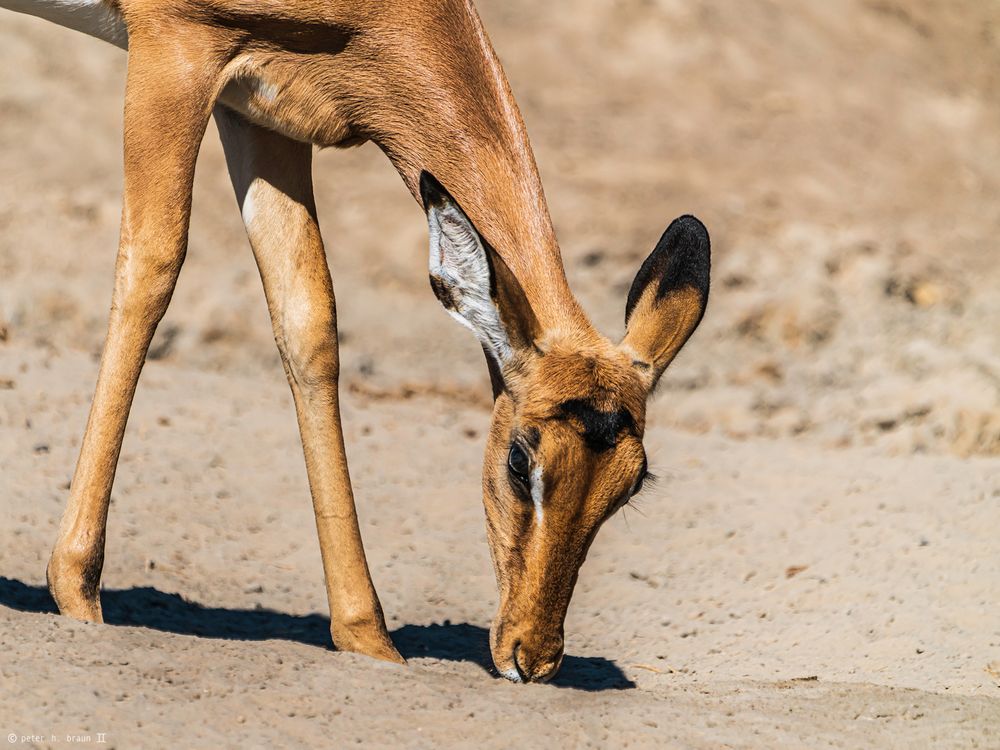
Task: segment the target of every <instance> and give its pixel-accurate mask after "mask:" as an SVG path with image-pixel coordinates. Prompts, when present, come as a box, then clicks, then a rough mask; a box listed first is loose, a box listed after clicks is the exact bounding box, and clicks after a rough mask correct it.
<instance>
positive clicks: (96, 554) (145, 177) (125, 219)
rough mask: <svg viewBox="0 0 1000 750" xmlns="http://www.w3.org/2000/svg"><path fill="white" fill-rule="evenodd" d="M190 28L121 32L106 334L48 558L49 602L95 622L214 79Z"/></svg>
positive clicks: (215, 72) (183, 240) (179, 254)
mask: <svg viewBox="0 0 1000 750" xmlns="http://www.w3.org/2000/svg"><path fill="white" fill-rule="evenodd" d="M197 39H198V36H197V33H196V32H192V33H189V34H185V33H183V32H181V33H179V34H178V35H177V38H176V39H171V40H167V41H164V40H163V39H161V38H160V37H159V36H158V35H154V34H148V35H146V36H143V35H142V34H136V35H135V36H133V38H132V39H131V45H130V50H129V59H128V80H127V86H126V93H125V188H124V206H123V211H122V224H121V240H120V245H119V250H118V261H117V264H116V266H115V287H114V296H113V298H112V303H111V318H110V322H109V324H108V336H107V339H106V341H105V344H104V353H103V355H102V357H101V367H100V373H99V375H98V378H97V389H96V392H95V393H94V400H93V403H92V405H91V408H90V417H89V419H88V420H87V429H86V432H85V433H84V437H83V444H82V446H81V449H80V458H79V461H78V462H77V465H76V472H75V473H74V475H73V482H72V485H71V490H70V497H69V504H68V506H67V508H66V511H65V513H64V514H63V517H62V522H61V523H60V526H59V536H58V539H57V541H56V545H55V548H54V549H53V551H52V556H51V558H50V560H49V565H48V571H47V572H48V581H49V589H50V590H51V592H52V596H53V598H54V599H55V600H56V604H57V605H58V606H59V611H60V612H62V613H63V614H65V615H70V616H72V617H76V618H78V619H81V620H90V621H95V622H100V621H101V619H102V614H101V602H100V596H99V588H100V579H101V569H102V567H103V564H104V538H105V527H106V525H107V517H108V504H109V502H110V497H111V486H112V483H113V482H114V477H115V467H116V465H117V463H118V455H119V452H120V450H121V445H122V437H123V436H124V434H125V423H126V421H127V419H128V413H129V409H130V407H131V405H132V397H133V396H134V394H135V388H136V383H137V382H138V380H139V373H140V371H141V370H142V365H143V361H144V359H145V356H146V350H147V349H148V347H149V342H150V339H151V338H152V336H153V332H154V331H155V330H156V326H157V324H158V323H159V321H160V319H161V318H162V317H163V313H164V312H165V311H166V309H167V304H168V302H169V301H170V296H171V294H172V293H173V290H174V283H175V282H176V280H177V274H178V272H179V271H180V268H181V264H182V263H183V261H184V254H185V250H186V247H187V232H188V219H189V215H190V209H191V185H192V180H193V177H194V165H195V158H196V157H197V154H198V147H199V144H200V143H201V139H202V136H203V134H204V132H205V126H206V124H207V123H208V117H209V115H210V113H211V111H212V103H213V101H214V100H215V96H216V90H217V88H218V85H219V69H218V66H217V65H216V64H214V63H213V60H212V57H211V55H208V54H202V53H201V51H200V50H201V49H204V46H199V44H198V41H197Z"/></svg>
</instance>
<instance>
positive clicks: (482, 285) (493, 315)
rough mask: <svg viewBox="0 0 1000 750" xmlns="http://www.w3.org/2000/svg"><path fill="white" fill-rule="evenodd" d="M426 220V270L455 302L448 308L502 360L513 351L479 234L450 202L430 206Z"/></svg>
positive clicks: (506, 359) (503, 362)
mask: <svg viewBox="0 0 1000 750" xmlns="http://www.w3.org/2000/svg"><path fill="white" fill-rule="evenodd" d="M427 220H428V223H429V225H430V237H431V248H430V250H431V252H430V274H431V276H433V277H434V278H435V279H437V281H438V283H439V284H441V286H442V288H443V289H445V290H447V293H448V294H449V295H450V297H451V301H452V303H453V304H454V305H455V309H449V310H448V312H449V313H450V314H451V316H452V317H454V318H455V319H456V320H458V321H459V322H460V323H461V324H462V325H464V326H466V327H468V328H471V329H472V332H473V333H475V334H476V336H477V337H478V338H479V340H480V342H482V344H483V346H485V347H486V348H487V350H488V351H490V352H491V353H492V354H493V356H494V357H495V358H496V360H497V361H498V362H499V363H500V364H501V365H503V364H505V363H506V362H507V361H509V360H510V358H511V355H512V353H513V352H512V350H511V347H510V339H509V338H508V337H507V331H506V330H504V327H503V323H501V321H500V311H499V310H498V309H497V306H496V304H495V303H494V302H493V298H492V297H490V266H489V262H488V261H487V259H486V248H484V247H483V243H482V241H481V240H480V239H479V235H478V234H477V232H476V230H475V228H474V227H473V226H472V224H471V223H470V222H469V220H468V219H467V218H466V217H465V215H464V214H463V213H462V212H461V211H459V210H458V209H457V208H455V207H453V206H448V205H445V206H432V207H431V208H430V210H429V211H428V212H427ZM445 306H446V308H447V304H446V303H445Z"/></svg>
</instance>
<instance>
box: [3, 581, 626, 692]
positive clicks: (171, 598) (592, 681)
mask: <svg viewBox="0 0 1000 750" xmlns="http://www.w3.org/2000/svg"><path fill="white" fill-rule="evenodd" d="M101 604H102V607H103V610H104V619H105V621H106V622H107V623H108V624H109V625H133V626H137V627H143V628H151V629H153V630H162V631H165V632H168V633H178V634H180V635H192V636H199V637H202V638H228V639H232V640H239V641H265V640H271V639H278V640H285V641H294V642H296V643H304V644H306V645H309V646H319V647H320V648H329V647H330V645H331V644H330V620H329V618H327V617H324V616H322V615H318V614H312V615H289V614H285V613H284V612H276V611H274V610H270V609H226V608H222V607H204V606H202V605H200V604H198V603H196V602H190V601H187V600H185V599H183V598H181V596H180V595H178V594H167V593H164V592H162V591H159V590H157V589H154V588H150V587H142V588H131V589H121V590H103V591H102V592H101ZM0 605H2V606H5V607H10V608H11V609H15V610H19V611H22V612H40V613H49V614H56V613H57V610H56V606H55V603H54V602H53V601H52V597H51V596H50V595H49V592H48V589H47V588H45V587H44V586H31V585H28V584H26V583H22V582H21V581H16V580H13V579H10V578H3V577H0ZM392 640H393V642H394V643H395V644H396V648H398V649H399V652H400V653H401V654H402V655H403V656H404V657H405V658H407V659H419V658H430V659H442V660H445V661H467V662H472V663H474V664H478V665H479V666H480V667H481V668H482V669H483V670H484V671H486V672H488V673H489V674H490V675H491V676H493V677H497V674H496V670H494V669H493V663H492V660H491V659H490V652H489V631H487V630H486V629H485V628H481V627H479V626H478V625H470V624H468V623H458V624H455V623H451V622H449V621H447V620H445V622H444V623H443V624H437V623H435V624H432V625H403V626H402V627H400V628H398V629H396V630H394V631H393V632H392ZM497 679H499V678H498V677H497ZM552 685H555V686H557V687H568V688H575V689H577V690H591V691H598V690H627V689H630V688H634V687H635V683H634V682H632V681H631V680H630V679H629V678H628V677H627V676H626V675H625V673H624V672H622V670H621V669H620V668H619V667H618V665H616V664H615V663H614V662H613V661H610V660H608V659H604V658H602V657H600V656H592V657H583V656H570V655H568V654H567V655H566V658H565V659H564V660H563V666H562V669H561V670H560V672H559V675H558V676H557V677H556V678H555V679H554V680H553V681H552Z"/></svg>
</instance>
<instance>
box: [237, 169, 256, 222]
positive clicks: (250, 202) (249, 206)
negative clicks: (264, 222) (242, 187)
mask: <svg viewBox="0 0 1000 750" xmlns="http://www.w3.org/2000/svg"><path fill="white" fill-rule="evenodd" d="M256 184H257V183H256V181H254V182H252V183H250V187H249V188H247V194H246V195H244V196H243V208H242V209H240V214H241V215H242V216H243V224H244V225H245V226H246V227H247V229H249V228H250V225H251V224H252V223H253V220H254V218H255V217H256V216H257V206H256V205H255V203H254V199H253V193H254V188H255V187H256Z"/></svg>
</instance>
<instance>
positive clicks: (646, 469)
mask: <svg viewBox="0 0 1000 750" xmlns="http://www.w3.org/2000/svg"><path fill="white" fill-rule="evenodd" d="M647 477H649V465H648V464H647V463H646V459H645V458H644V459H642V471H640V472H639V479H638V480H637V481H636V483H635V486H634V487H633V488H632V495H631V496H632V497H635V496H636V495H638V494H639V493H640V492H642V485H643V484H645V483H646V478H647Z"/></svg>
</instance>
